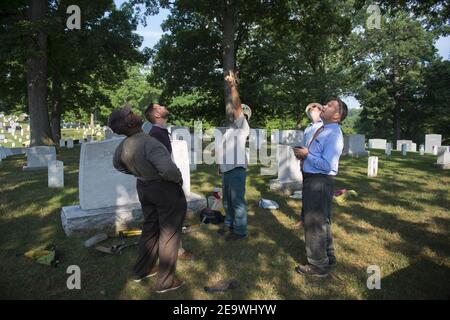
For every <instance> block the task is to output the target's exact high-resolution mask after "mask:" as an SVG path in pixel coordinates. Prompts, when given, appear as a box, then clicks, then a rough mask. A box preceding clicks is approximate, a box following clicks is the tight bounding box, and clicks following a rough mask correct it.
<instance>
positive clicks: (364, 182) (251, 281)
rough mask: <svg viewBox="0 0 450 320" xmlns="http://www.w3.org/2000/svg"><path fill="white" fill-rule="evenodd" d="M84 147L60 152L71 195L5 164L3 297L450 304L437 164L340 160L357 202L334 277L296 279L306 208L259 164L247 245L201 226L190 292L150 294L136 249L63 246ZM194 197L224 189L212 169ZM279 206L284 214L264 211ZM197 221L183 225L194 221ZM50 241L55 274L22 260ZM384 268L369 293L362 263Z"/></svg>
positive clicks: (188, 275) (0, 204) (0, 170)
mask: <svg viewBox="0 0 450 320" xmlns="http://www.w3.org/2000/svg"><path fill="white" fill-rule="evenodd" d="M79 151H80V149H79V146H76V147H75V148H74V149H71V150H68V149H62V151H61V153H60V154H58V159H59V160H62V161H63V162H64V166H65V188H64V189H49V188H47V172H46V171H43V172H22V170H21V168H22V166H23V165H24V164H25V162H26V159H25V157H24V156H14V157H9V158H7V159H4V160H3V161H2V163H1V164H0V181H1V182H0V261H1V262H0V297H1V298H20V299H394V298H396V299H397V298H400V299H430V298H438V299H448V298H450V287H449V281H448V280H449V279H450V243H449V232H450V216H449V210H448V208H450V197H449V191H450V187H449V183H450V172H449V171H443V170H440V169H439V168H437V167H436V166H435V165H434V163H435V162H436V157H433V156H430V155H426V156H420V155H419V154H412V153H410V154H408V156H407V157H406V158H405V157H402V156H400V155H399V153H397V152H393V155H392V157H390V158H387V157H386V156H384V154H382V153H381V152H375V151H371V154H372V155H378V156H379V175H378V177H376V178H368V177H367V174H366V168H367V158H359V159H350V158H343V159H342V161H341V165H340V172H339V176H338V178H337V179H336V180H337V181H336V187H338V188H346V189H354V190H356V191H357V192H358V194H359V196H358V197H357V198H354V199H350V200H348V201H347V202H346V203H345V204H343V205H338V204H337V203H334V213H333V214H334V216H333V233H334V240H335V247H336V254H337V258H338V266H337V267H336V269H334V271H333V272H332V276H331V277H329V278H328V279H320V280H315V279H311V278H303V277H301V276H300V275H298V274H297V273H295V271H294V267H295V266H296V265H297V264H298V263H305V262H306V260H305V248H304V240H303V239H304V238H303V230H302V229H299V228H296V227H295V223H296V222H297V221H298V214H299V212H300V208H301V202H300V201H299V200H293V199H290V198H288V197H285V196H282V195H279V194H276V193H273V192H271V191H270V190H269V188H268V181H269V179H271V178H273V177H264V176H259V167H258V166H252V167H251V168H250V170H249V174H248V178H247V201H248V209H249V219H248V222H249V238H248V239H247V240H242V241H238V242H235V243H225V242H224V240H223V239H222V238H220V237H219V236H217V234H216V230H217V227H216V226H211V225H204V226H203V228H202V229H201V230H199V231H197V232H194V233H191V234H188V235H184V236H183V244H184V247H185V248H187V249H188V250H189V251H191V252H192V253H193V254H194V255H195V256H196V257H197V259H196V260H195V261H190V262H186V261H179V262H178V267H177V273H178V274H179V275H180V276H182V277H183V278H184V279H186V281H187V285H186V286H185V287H184V288H182V289H180V290H177V291H174V292H170V293H167V294H164V295H155V294H154V293H152V290H153V289H154V285H155V280H154V278H152V279H150V280H148V281H145V282H143V283H140V284H136V283H134V282H132V281H131V280H130V278H129V277H130V270H131V268H132V265H133V263H134V260H135V258H136V249H135V248H129V249H126V251H124V252H123V254H122V255H120V256H109V255H103V254H101V253H98V252H95V251H92V250H88V249H85V248H84V247H83V245H82V243H83V241H84V240H85V239H86V238H85V237H74V238H67V237H66V236H65V235H64V232H63V230H62V227H61V220H60V211H61V207H62V206H67V205H73V204H77V203H78V189H77V184H78V158H79ZM191 185H192V189H193V191H194V192H197V193H202V194H207V193H209V192H210V191H211V190H212V188H213V187H214V186H220V178H219V177H218V176H217V175H216V174H215V167H214V166H206V165H199V166H198V170H197V171H196V172H195V173H193V175H192V181H191ZM261 197H264V198H269V199H273V200H276V201H277V202H278V203H279V204H280V210H276V211H268V210H263V209H260V208H259V207H258V206H257V202H258V200H259V199H260V198H261ZM197 219H198V218H197V217H190V218H188V222H190V223H196V222H197ZM49 243H53V244H56V245H57V246H58V248H59V249H60V250H61V251H62V254H63V256H62V262H61V264H60V265H59V266H58V267H57V268H52V267H46V266H43V265H40V264H37V263H35V262H34V261H32V260H30V259H28V258H25V257H23V253H24V252H26V251H27V250H30V249H36V248H41V247H45V246H46V245H47V244H49ZM73 264H75V265H78V266H80V268H81V275H82V279H81V281H82V283H81V285H82V289H81V290H68V289H67V287H66V280H67V277H68V274H66V268H67V267H68V266H69V265H73ZM369 265H378V266H380V268H381V273H382V280H381V290H368V289H367V287H366V281H367V277H368V274H367V267H368V266H369ZM229 278H235V279H237V280H239V282H240V287H239V288H238V289H235V290H233V291H229V292H226V293H221V294H210V293H205V292H204V291H203V287H204V286H205V285H207V284H209V283H212V282H214V281H216V280H220V279H229Z"/></svg>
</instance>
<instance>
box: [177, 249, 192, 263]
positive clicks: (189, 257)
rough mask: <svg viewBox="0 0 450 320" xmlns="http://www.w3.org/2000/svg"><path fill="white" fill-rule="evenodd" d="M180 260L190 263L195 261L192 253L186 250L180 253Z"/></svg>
mask: <svg viewBox="0 0 450 320" xmlns="http://www.w3.org/2000/svg"><path fill="white" fill-rule="evenodd" d="M178 259H179V260H185V261H189V260H194V256H193V255H192V253H189V252H187V251H186V250H184V251H183V252H182V253H178Z"/></svg>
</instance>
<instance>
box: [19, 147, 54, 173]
mask: <svg viewBox="0 0 450 320" xmlns="http://www.w3.org/2000/svg"><path fill="white" fill-rule="evenodd" d="M26 154H27V166H26V167H24V170H32V169H44V168H47V167H48V162H49V161H53V160H56V149H55V147H49V146H37V147H31V148H28V149H27V151H26Z"/></svg>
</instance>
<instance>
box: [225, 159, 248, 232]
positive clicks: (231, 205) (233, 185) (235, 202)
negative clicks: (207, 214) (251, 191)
mask: <svg viewBox="0 0 450 320" xmlns="http://www.w3.org/2000/svg"><path fill="white" fill-rule="evenodd" d="M246 176H247V173H246V171H245V168H242V167H238V168H235V169H233V170H230V171H227V172H225V173H224V174H223V178H222V191H223V208H224V210H225V225H226V226H228V227H230V228H233V231H234V233H236V234H238V235H242V236H246V235H247V203H246V202H245V179H246Z"/></svg>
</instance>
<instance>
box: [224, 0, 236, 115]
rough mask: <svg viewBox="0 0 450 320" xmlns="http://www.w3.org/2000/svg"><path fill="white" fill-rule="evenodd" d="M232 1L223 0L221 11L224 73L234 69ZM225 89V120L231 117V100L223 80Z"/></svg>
mask: <svg viewBox="0 0 450 320" xmlns="http://www.w3.org/2000/svg"><path fill="white" fill-rule="evenodd" d="M234 6H235V4H234V1H233V0H224V13H223V24H222V28H223V73H224V75H226V74H227V73H228V72H229V71H234V68H235V56H234V53H235V52H234V9H235V8H234ZM224 90H225V111H226V116H227V120H230V119H232V117H233V116H232V115H233V104H232V102H231V91H230V90H229V88H228V86H227V85H226V83H225V82H224Z"/></svg>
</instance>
